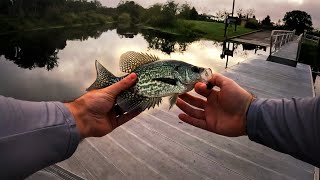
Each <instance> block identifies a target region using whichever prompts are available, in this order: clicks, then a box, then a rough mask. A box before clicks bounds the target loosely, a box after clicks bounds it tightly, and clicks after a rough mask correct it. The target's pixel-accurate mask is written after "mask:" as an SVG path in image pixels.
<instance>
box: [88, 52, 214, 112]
mask: <svg viewBox="0 0 320 180" xmlns="http://www.w3.org/2000/svg"><path fill="white" fill-rule="evenodd" d="M95 65H96V70H97V79H96V81H95V82H94V83H93V84H92V85H91V86H90V87H89V88H88V89H87V91H90V90H93V89H101V88H105V87H108V86H110V85H112V84H114V83H116V82H118V81H120V80H121V79H123V78H124V77H125V76H123V77H116V76H114V75H113V74H112V73H110V72H109V71H108V70H107V69H106V68H105V67H103V66H102V65H101V64H100V63H99V62H98V61H96V63H95ZM120 70H121V71H122V72H125V73H132V72H134V73H136V74H137V77H138V78H137V82H136V84H135V85H134V86H133V87H131V88H130V89H128V90H126V91H123V92H122V93H120V94H119V95H118V97H117V100H116V107H117V111H120V114H123V113H129V112H133V111H144V110H145V109H149V108H151V107H153V108H154V107H155V106H156V105H159V104H160V103H161V100H162V97H166V96H170V108H171V107H172V106H173V105H174V104H175V103H176V101H177V98H178V95H179V94H183V93H186V92H188V91H190V90H192V89H193V87H194V85H195V83H197V82H207V81H208V80H209V79H210V78H211V77H212V71H211V69H210V68H208V69H205V68H202V67H197V66H194V65H191V64H188V63H185V62H182V61H177V60H160V59H159V58H158V57H156V56H154V55H149V54H145V53H137V52H133V51H129V52H126V53H124V54H123V55H121V57H120Z"/></svg>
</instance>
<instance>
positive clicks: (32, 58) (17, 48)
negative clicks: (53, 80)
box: [0, 26, 112, 70]
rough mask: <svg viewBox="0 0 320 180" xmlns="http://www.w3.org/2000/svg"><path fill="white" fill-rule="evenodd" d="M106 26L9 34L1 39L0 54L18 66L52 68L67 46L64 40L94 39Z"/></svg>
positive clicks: (56, 64)
mask: <svg viewBox="0 0 320 180" xmlns="http://www.w3.org/2000/svg"><path fill="white" fill-rule="evenodd" d="M108 28H109V29H112V27H111V26H110V27H106V26H104V27H95V26H88V27H87V28H78V29H56V30H50V31H33V32H24V33H16V34H9V35H6V36H2V37H1V38H0V56H1V55H3V56H4V57H5V59H7V60H10V61H13V62H14V63H15V64H17V65H18V66H19V67H21V68H27V69H33V68H36V67H40V68H46V69H47V70H52V69H53V68H54V67H57V66H58V59H59V57H58V56H57V55H58V53H59V50H62V49H64V48H65V47H66V45H67V44H66V42H67V40H80V41H85V40H87V39H88V38H90V37H92V38H95V39H97V38H99V37H100V35H101V34H102V32H104V31H107V30H108Z"/></svg>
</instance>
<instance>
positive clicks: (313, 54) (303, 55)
mask: <svg viewBox="0 0 320 180" xmlns="http://www.w3.org/2000/svg"><path fill="white" fill-rule="evenodd" d="M318 51H319V50H318V44H317V43H316V42H315V41H310V40H306V41H304V42H303V43H302V46H301V52H300V57H299V62H302V63H305V64H308V65H310V66H312V67H317V68H318V69H317V70H320V69H319V68H320V62H319V61H318V60H317V59H318V57H320V56H319V53H320V52H318Z"/></svg>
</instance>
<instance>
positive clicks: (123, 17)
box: [118, 13, 131, 24]
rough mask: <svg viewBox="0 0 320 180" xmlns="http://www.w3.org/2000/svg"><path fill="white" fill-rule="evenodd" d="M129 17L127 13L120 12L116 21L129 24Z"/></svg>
mask: <svg viewBox="0 0 320 180" xmlns="http://www.w3.org/2000/svg"><path fill="white" fill-rule="evenodd" d="M130 22H131V17H130V14H128V13H122V14H121V15H120V16H119V18H118V23H120V24H130Z"/></svg>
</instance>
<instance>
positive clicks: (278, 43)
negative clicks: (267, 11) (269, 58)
mask: <svg viewBox="0 0 320 180" xmlns="http://www.w3.org/2000/svg"><path fill="white" fill-rule="evenodd" d="M295 33H296V31H295V30H294V31H286V30H273V31H272V33H271V37H270V55H271V54H272V53H274V52H277V51H278V50H279V49H280V48H281V47H282V46H283V45H285V44H287V43H288V42H290V41H292V40H293V37H294V35H295Z"/></svg>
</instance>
